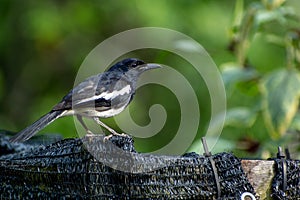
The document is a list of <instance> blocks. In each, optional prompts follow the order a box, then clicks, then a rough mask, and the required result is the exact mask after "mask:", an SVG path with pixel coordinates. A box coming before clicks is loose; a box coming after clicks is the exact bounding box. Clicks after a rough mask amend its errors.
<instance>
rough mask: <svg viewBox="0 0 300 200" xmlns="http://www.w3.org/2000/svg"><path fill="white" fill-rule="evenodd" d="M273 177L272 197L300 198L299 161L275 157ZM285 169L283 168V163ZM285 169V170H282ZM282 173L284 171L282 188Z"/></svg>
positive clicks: (292, 199)
mask: <svg viewBox="0 0 300 200" xmlns="http://www.w3.org/2000/svg"><path fill="white" fill-rule="evenodd" d="M274 161H275V173H276V175H275V177H274V179H273V182H272V194H271V196H272V197H273V198H274V199H287V200H288V199H291V200H294V199H300V161H299V160H283V159H275V160H274ZM283 162H285V163H286V164H285V166H286V170H284V169H283V168H284V164H283ZM284 171H285V172H284ZM284 173H286V186H285V188H284V186H283V185H284V181H283V179H284Z"/></svg>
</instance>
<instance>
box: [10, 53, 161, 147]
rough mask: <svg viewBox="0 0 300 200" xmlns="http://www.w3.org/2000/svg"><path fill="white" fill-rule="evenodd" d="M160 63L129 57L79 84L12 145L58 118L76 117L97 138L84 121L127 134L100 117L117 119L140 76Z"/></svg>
mask: <svg viewBox="0 0 300 200" xmlns="http://www.w3.org/2000/svg"><path fill="white" fill-rule="evenodd" d="M160 67H161V65H159V64H156V63H146V62H144V61H142V60H140V59H137V58H126V59H123V60H122V61H119V62H117V63H116V64H114V65H112V66H111V67H110V68H108V70H106V71H104V72H103V73H100V74H97V75H94V76H91V77H88V78H87V79H85V80H84V81H83V82H81V83H79V84H78V85H77V86H75V87H74V88H73V89H71V90H70V91H69V93H67V95H65V96H64V97H63V98H62V100H61V101H60V102H59V103H58V104H56V105H55V106H54V107H53V108H52V109H51V111H50V112H48V113H47V114H45V115H43V116H42V117H41V118H40V119H38V120H37V121H35V122H34V123H33V124H31V125H30V126H28V127H27V128H25V129H23V130H22V131H20V132H19V133H17V134H16V135H14V136H13V137H12V138H10V142H24V141H26V140H28V139H30V138H31V137H32V136H34V135H35V134H36V133H38V132H39V131H40V130H42V129H43V128H45V127H46V126H47V125H49V124H50V123H52V122H53V121H55V120H56V119H58V118H61V117H64V116H76V117H77V119H78V121H79V122H80V124H81V125H82V127H83V128H84V129H85V131H86V132H87V135H94V134H93V132H92V131H90V130H89V129H88V127H87V126H86V125H85V123H84V121H83V117H87V118H92V119H93V120H94V121H95V122H96V123H98V124H99V125H100V126H102V127H104V128H105V129H107V130H108V131H109V132H110V133H111V135H123V134H119V133H117V132H116V131H115V130H113V129H112V128H110V127H109V126H107V125H106V124H104V123H103V122H102V121H101V120H100V119H99V118H109V117H113V116H115V115H117V114H119V113H120V112H122V111H123V110H124V109H125V108H126V107H127V106H128V105H129V103H130V102H131V101H132V99H133V97H134V94H135V92H136V87H137V81H138V78H139V77H140V75H141V74H142V73H143V72H145V71H148V70H151V69H155V68H160Z"/></svg>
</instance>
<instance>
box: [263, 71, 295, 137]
mask: <svg viewBox="0 0 300 200" xmlns="http://www.w3.org/2000/svg"><path fill="white" fill-rule="evenodd" d="M261 87H262V95H263V97H262V98H263V101H264V104H263V109H264V114H265V121H266V125H267V128H268V129H269V132H270V135H271V136H272V137H273V138H274V139H277V138H279V137H280V136H282V135H285V134H286V131H287V129H288V128H289V126H290V123H291V121H292V119H293V118H294V116H295V114H296V112H297V110H298V104H299V96H300V74H299V72H298V71H296V70H286V69H283V70H280V71H274V72H271V73H270V74H269V75H267V76H266V77H264V79H263V80H262V86H261Z"/></svg>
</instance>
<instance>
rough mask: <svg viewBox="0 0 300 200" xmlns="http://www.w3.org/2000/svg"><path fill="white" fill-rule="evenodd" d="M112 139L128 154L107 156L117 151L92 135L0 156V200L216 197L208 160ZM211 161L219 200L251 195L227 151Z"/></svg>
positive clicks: (241, 170)
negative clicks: (146, 151) (142, 148)
mask: <svg viewBox="0 0 300 200" xmlns="http://www.w3.org/2000/svg"><path fill="white" fill-rule="evenodd" d="M111 141H112V142H113V143H114V144H115V145H117V146H119V147H120V148H122V149H124V150H125V151H126V152H127V153H128V154H126V155H125V156H123V154H122V156H120V157H118V156H112V155H114V154H120V151H119V150H116V149H117V148H115V145H113V144H112V143H111V142H107V141H106V142H103V137H100V136H97V137H96V136H95V137H90V138H83V139H66V140H62V141H59V142H56V143H53V144H51V145H48V146H38V147H35V148H33V149H31V150H28V151H22V152H19V153H14V154H6V155H2V156H1V157H0V199H36V198H38V199H217V188H216V184H215V178H214V173H213V170H212V166H211V162H210V161H209V158H208V157H204V156H199V155H197V154H195V153H192V154H187V155H184V156H156V155H149V154H140V153H136V152H135V150H134V147H133V142H132V139H131V138H121V137H112V138H111ZM87 144H88V145H87ZM87 149H88V150H89V151H88V150H87ZM91 151H92V152H93V153H92V154H91V153H90V152H91ZM93 155H94V156H93ZM95 157H97V158H99V157H100V158H101V159H103V160H104V161H108V160H112V159H118V160H117V161H118V162H116V163H118V164H117V165H120V166H121V167H124V169H129V168H128V166H129V167H130V166H131V164H132V162H133V161H135V162H137V161H138V162H137V163H138V164H137V165H136V166H134V168H135V169H132V170H133V171H134V170H136V171H139V170H140V171H141V173H131V172H128V171H126V170H125V171H121V170H115V169H114V168H118V167H120V166H117V165H116V166H111V167H109V166H107V165H104V164H103V162H100V161H99V160H98V159H96V158H95ZM212 158H213V160H214V162H215V166H216V168H217V174H218V176H219V179H220V189H221V197H220V198H219V199H240V196H241V194H242V193H243V192H246V191H247V192H251V193H253V194H254V189H253V187H252V186H251V185H250V183H249V182H248V180H247V178H246V176H245V174H244V172H243V169H242V167H241V163H240V160H239V159H238V158H236V157H235V156H234V155H232V154H230V153H220V154H216V155H213V156H212ZM165 160H167V161H168V162H167V163H168V165H166V166H164V167H161V168H157V169H154V170H152V171H144V170H143V169H147V167H149V166H150V165H153V164H155V163H163V162H164V161H165Z"/></svg>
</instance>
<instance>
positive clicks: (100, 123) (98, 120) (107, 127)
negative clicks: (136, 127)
mask: <svg viewBox="0 0 300 200" xmlns="http://www.w3.org/2000/svg"><path fill="white" fill-rule="evenodd" d="M93 119H94V120H95V122H96V123H97V124H99V125H100V126H102V127H104V128H105V129H107V130H108V131H109V132H110V133H111V135H109V136H106V137H105V138H104V139H105V140H107V139H109V138H111V137H112V136H113V135H118V136H121V137H124V136H127V135H126V134H124V133H121V134H120V133H117V132H116V131H115V130H114V129H112V128H110V127H109V126H107V125H106V124H104V123H103V122H101V121H100V119H99V118H98V117H94V118H93Z"/></svg>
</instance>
